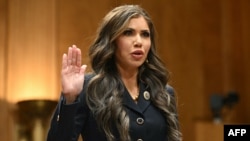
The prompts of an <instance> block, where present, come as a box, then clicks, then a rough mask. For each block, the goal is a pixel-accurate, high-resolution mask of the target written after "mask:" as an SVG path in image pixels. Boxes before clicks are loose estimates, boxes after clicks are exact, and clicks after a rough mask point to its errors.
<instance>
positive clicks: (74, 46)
mask: <svg viewBox="0 0 250 141" xmlns="http://www.w3.org/2000/svg"><path fill="white" fill-rule="evenodd" d="M76 55H77V47H76V45H73V46H72V65H76V57H77V56H76Z"/></svg>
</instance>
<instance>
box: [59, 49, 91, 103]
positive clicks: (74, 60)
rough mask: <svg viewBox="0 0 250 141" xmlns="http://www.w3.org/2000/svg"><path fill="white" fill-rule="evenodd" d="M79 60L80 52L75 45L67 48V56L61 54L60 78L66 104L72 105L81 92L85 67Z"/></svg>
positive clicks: (80, 58) (80, 57)
mask: <svg viewBox="0 0 250 141" xmlns="http://www.w3.org/2000/svg"><path fill="white" fill-rule="evenodd" d="M81 60H82V55H81V50H80V49H79V48H77V47H76V46H75V45H73V46H72V47H69V49H68V54H63V58H62V70H61V77H62V93H63V94H64V96H65V98H66V103H72V102H73V101H74V100H75V99H76V97H77V96H78V95H79V94H80V92H81V91H82V88H83V83H84V72H85V70H86V67H87V66H86V65H82V61H81Z"/></svg>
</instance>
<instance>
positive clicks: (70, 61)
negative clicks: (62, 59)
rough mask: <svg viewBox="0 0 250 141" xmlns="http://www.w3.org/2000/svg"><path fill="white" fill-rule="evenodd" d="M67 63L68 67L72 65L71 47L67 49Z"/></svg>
mask: <svg viewBox="0 0 250 141" xmlns="http://www.w3.org/2000/svg"><path fill="white" fill-rule="evenodd" d="M67 61H68V65H71V64H72V47H69V49H68V58H67Z"/></svg>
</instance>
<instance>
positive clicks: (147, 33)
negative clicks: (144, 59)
mask: <svg viewBox="0 0 250 141" xmlns="http://www.w3.org/2000/svg"><path fill="white" fill-rule="evenodd" d="M142 36H143V37H149V36H150V33H149V32H147V31H145V32H142Z"/></svg>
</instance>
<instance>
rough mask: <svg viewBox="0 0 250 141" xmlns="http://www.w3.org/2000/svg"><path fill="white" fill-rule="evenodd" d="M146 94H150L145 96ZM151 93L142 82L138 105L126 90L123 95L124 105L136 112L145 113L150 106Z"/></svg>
mask: <svg viewBox="0 0 250 141" xmlns="http://www.w3.org/2000/svg"><path fill="white" fill-rule="evenodd" d="M145 92H146V93H148V94H146V95H145ZM150 103H151V102H150V93H149V91H148V90H147V89H146V85H145V84H143V83H142V82H141V83H140V93H139V99H138V102H137V104H136V103H135V102H134V101H133V99H132V97H131V96H130V94H129V92H128V91H127V89H126V88H125V89H124V93H123V104H124V106H126V107H127V108H129V109H131V110H134V111H136V112H139V113H141V114H142V113H143V112H144V111H145V110H146V109H147V107H148V106H149V105H150Z"/></svg>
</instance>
